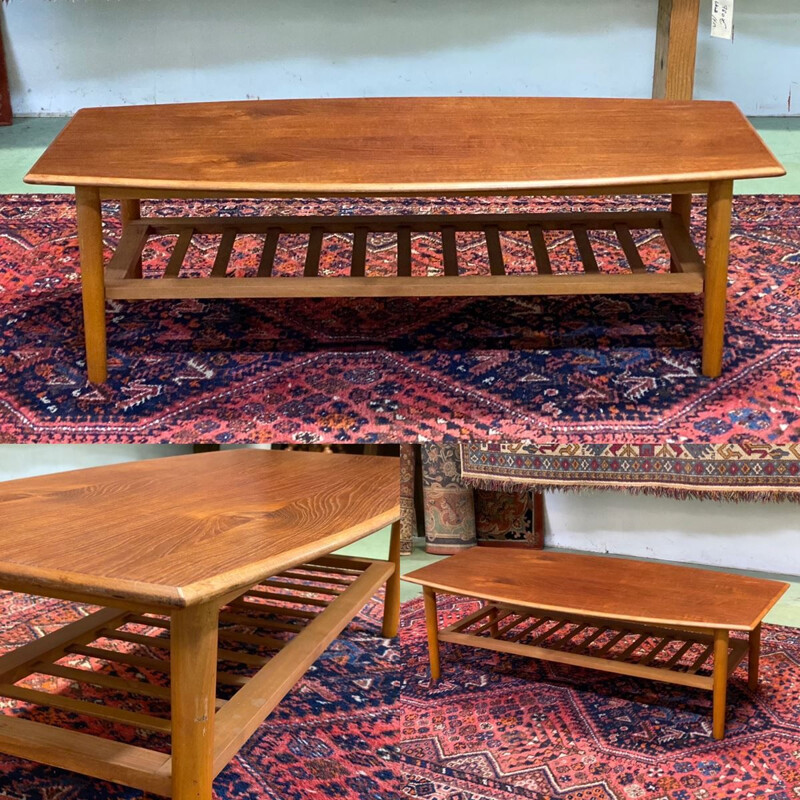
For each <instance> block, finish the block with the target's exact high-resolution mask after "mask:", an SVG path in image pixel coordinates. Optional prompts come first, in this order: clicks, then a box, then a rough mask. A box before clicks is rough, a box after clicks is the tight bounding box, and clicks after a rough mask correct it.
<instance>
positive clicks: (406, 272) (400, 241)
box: [397, 225, 411, 278]
mask: <svg viewBox="0 0 800 800" xmlns="http://www.w3.org/2000/svg"><path fill="white" fill-rule="evenodd" d="M397 275H398V277H400V278H409V277H411V228H410V227H408V226H407V225H401V226H400V227H399V228H398V229H397Z"/></svg>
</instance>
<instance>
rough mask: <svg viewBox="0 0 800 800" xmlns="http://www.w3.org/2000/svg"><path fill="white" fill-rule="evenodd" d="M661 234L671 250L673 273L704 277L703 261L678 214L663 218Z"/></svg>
mask: <svg viewBox="0 0 800 800" xmlns="http://www.w3.org/2000/svg"><path fill="white" fill-rule="evenodd" d="M661 232H662V235H663V236H664V241H665V242H666V244H667V247H668V248H669V252H670V265H671V269H672V271H673V272H678V273H682V272H683V273H691V274H694V275H702V274H703V273H704V272H705V266H704V264H703V259H702V258H701V256H700V253H698V251H697V248H696V247H695V245H694V242H693V241H692V238H691V236H689V232H688V231H687V230H686V227H685V226H684V224H683V222H682V220H681V218H680V216H679V215H678V214H668V215H665V216H664V217H663V219H662V223H661Z"/></svg>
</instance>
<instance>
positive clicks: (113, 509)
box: [0, 450, 400, 800]
mask: <svg viewBox="0 0 800 800" xmlns="http://www.w3.org/2000/svg"><path fill="white" fill-rule="evenodd" d="M399 516H400V507H399V468H398V464H397V460H396V459H393V458H381V457H367V456H345V455H329V454H325V453H302V452H280V451H263V450H238V451H233V452H221V453H208V454H203V455H190V456H180V457H175V458H165V459H159V460H155V461H146V462H139V463H133V464H124V465H116V466H110V467H102V468H95V469H88V470H80V471H76V472H68V473H62V474H59V475H52V476H45V477H37V478H29V479H22V480H16V481H11V482H8V483H4V484H0V518H2V520H3V525H2V529H0V588H2V589H6V590H8V589H10V590H14V591H20V592H29V593H33V594H37V595H44V596H48V597H57V598H64V599H67V600H74V601H80V602H87V603H91V604H95V605H100V606H103V608H101V609H100V610H97V611H94V612H92V613H89V614H88V615H87V616H85V617H83V618H81V619H79V620H78V621H77V622H74V623H72V624H69V625H67V626H65V627H63V628H61V629H60V630H56V631H54V632H52V633H48V634H47V635H45V636H43V637H42V638H40V639H36V640H34V641H32V642H30V643H29V644H27V645H24V646H22V647H19V648H18V649H15V650H12V651H10V652H8V653H6V654H5V655H3V656H2V657H0V696H2V697H6V698H13V699H14V700H16V701H21V702H22V703H23V704H25V706H24V707H23V708H19V709H17V710H16V711H15V713H14V715H8V714H6V715H3V714H0V751H2V752H4V753H9V754H12V755H15V756H20V757H23V758H29V759H33V760H36V761H41V762H44V763H46V764H50V765H54V766H58V767H63V768H65V769H71V770H75V771H78V772H82V773H85V774H87V775H91V776H94V777H98V778H102V779H106V780H110V781H114V782H117V783H122V784H126V785H128V786H133V787H137V788H139V789H142V790H144V791H148V792H153V793H155V794H160V795H171V796H172V797H174V798H179V800H211V796H212V780H213V778H214V776H215V775H216V774H217V773H218V772H219V771H220V770H221V769H222V768H223V767H224V766H225V765H226V764H227V763H228V761H229V760H230V759H231V758H232V757H233V756H234V755H235V753H236V752H237V750H238V749H239V748H240V747H241V746H242V745H243V744H244V742H245V741H246V740H247V739H248V738H249V737H250V736H251V735H252V734H253V732H254V731H255V730H256V728H258V726H259V725H260V724H261V722H262V721H263V720H264V718H265V717H266V716H267V715H268V714H269V713H270V712H271V711H272V709H273V708H274V707H275V706H276V705H277V704H278V703H279V702H280V700H281V698H283V697H284V695H285V694H286V693H287V692H288V691H289V690H290V689H291V688H292V686H293V685H294V683H295V682H296V681H297V680H298V679H299V678H300V677H301V676H302V675H303V673H304V672H305V671H306V670H307V669H308V668H309V666H310V665H311V664H312V663H313V662H314V661H315V660H316V659H317V657H318V656H319V655H320V654H321V653H322V652H323V650H324V649H325V648H326V647H327V646H328V645H329V644H330V643H331V642H332V641H333V640H334V639H335V638H336V636H337V635H338V634H339V633H340V631H342V629H343V628H344V627H345V626H346V625H347V623H348V622H349V621H350V620H351V619H352V618H353V617H354V616H355V615H356V614H357V613H358V612H359V611H360V610H361V608H362V607H363V606H364V604H365V603H366V602H367V601H368V600H369V599H370V598H371V597H372V596H373V594H374V593H375V592H376V591H377V590H378V589H379V588H380V587H381V586H383V585H385V586H386V600H385V609H384V618H383V635H384V636H387V637H388V636H394V635H395V634H396V633H397V626H398V619H399V617H398V615H399V573H398V561H399V552H400V534H399V527H398V524H397V520H398V518H399ZM387 525H392V526H393V527H392V534H391V544H390V553H389V560H388V561H380V560H368V559H363V558H351V557H344V556H337V555H330V553H331V552H332V551H333V550H336V549H338V548H340V547H342V546H343V545H347V544H349V543H351V542H354V541H355V540H357V539H359V538H361V537H363V536H366V535H367V534H370V533H372V532H374V531H377V530H379V529H381V528H382V527H384V526H387ZM36 675H39V679H38V683H37V681H36V680H33V681H32V679H31V677H30V676H36ZM41 676H50V677H49V679H47V680H44V681H42V679H41ZM148 678H150V680H148ZM55 679H63V687H60V691H59V689H58V688H57V689H56V691H54V692H50V691H46V690H43V689H42V688H41V685H43V686H44V687H45V689H48V688H50V687H51V686H52V684H53V683H55V682H56V681H55ZM31 681H32V682H31ZM67 686H72V687H73V688H72V690H71V691H70V690H67V689H65V688H64V687H67ZM37 687H39V688H37ZM89 687H91V695H92V696H94V695H96V694H97V693H98V692H101V693H103V695H102V696H103V699H102V700H98V701H96V702H93V701H90V700H87V699H85V697H84V696H82V695H84V694H89ZM121 696H122V697H121ZM142 698H145V699H146V700H145V701H144V702H145V703H146V704H147V705H146V706H145V709H146V710H145V711H142V705H143V700H142ZM159 701H161V703H162V704H163V708H162V709H161V711H159V710H158V708H155V709H154V708H153V706H152V704H153V703H154V702H155V703H158V702H159ZM31 706H34V707H35V706H46V707H48V708H50V709H53V710H56V713H59V714H63V715H64V719H63V720H61V722H65V723H69V722H75V721H77V722H80V720H81V719H83V720H84V722H85V721H86V718H87V717H88V718H93V719H94V720H102V721H105V722H108V723H110V724H111V725H113V726H114V727H113V728H109V729H108V730H107V731H106V736H107V737H108V738H105V737H103V736H98V735H90V734H88V733H86V732H82V731H80V730H75V729H71V730H70V729H66V728H65V727H64V726H61V725H55V724H46V723H44V722H41V721H36V720H35V719H31V718H30V717H31V716H32V714H31V710H30V707H31ZM126 706H127V707H126ZM26 709H28V710H26ZM50 713H54V712H50ZM33 716H35V715H33ZM48 719H50V718H48ZM97 724H98V723H97V722H95V723H94V725H95V726H96V725H97ZM78 727H80V725H78ZM120 727H123V728H124V729H126V730H127V732H126V733H125V735H124V736H122V737H120V736H119V728H120ZM84 730H85V728H84ZM154 733H155V734H164V737H163V738H164V741H163V742H161V746H159V747H158V748H157V749H156V748H155V747H154V748H151V747H149V746H145V745H144V744H140V743H133V744H132V743H129V742H130V741H131V740H133V741H134V742H135V741H136V737H137V736H138V737H139V738H141V737H142V735H143V734H150V735H152V734H154ZM115 736H116V737H117V740H115ZM120 738H122V739H123V740H124V741H121V740H119V739H120ZM146 744H150V739H146Z"/></svg>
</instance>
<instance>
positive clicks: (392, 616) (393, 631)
mask: <svg viewBox="0 0 800 800" xmlns="http://www.w3.org/2000/svg"><path fill="white" fill-rule="evenodd" d="M389 561H391V562H392V563H393V564H394V572H393V573H392V574H391V575H390V576H389V577H388V579H387V580H386V596H385V597H384V600H383V635H384V636H385V637H386V638H387V639H391V638H393V637H395V636H397V630H398V628H399V627H400V522H399V520H398V521H397V522H394V523H392V533H391V538H390V539H389Z"/></svg>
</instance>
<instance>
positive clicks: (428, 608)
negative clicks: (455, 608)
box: [422, 586, 441, 681]
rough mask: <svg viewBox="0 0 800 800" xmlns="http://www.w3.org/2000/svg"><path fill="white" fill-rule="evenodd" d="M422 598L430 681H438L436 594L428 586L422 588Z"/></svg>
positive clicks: (439, 672) (439, 671) (439, 674)
mask: <svg viewBox="0 0 800 800" xmlns="http://www.w3.org/2000/svg"><path fill="white" fill-rule="evenodd" d="M422 596H423V597H424V599H425V625H426V627H427V629H428V653H429V657H430V662H431V680H432V681H438V680H439V677H440V676H441V668H440V663H439V617H438V614H437V613H436V592H434V591H433V589H431V588H430V586H423V587H422Z"/></svg>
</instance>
